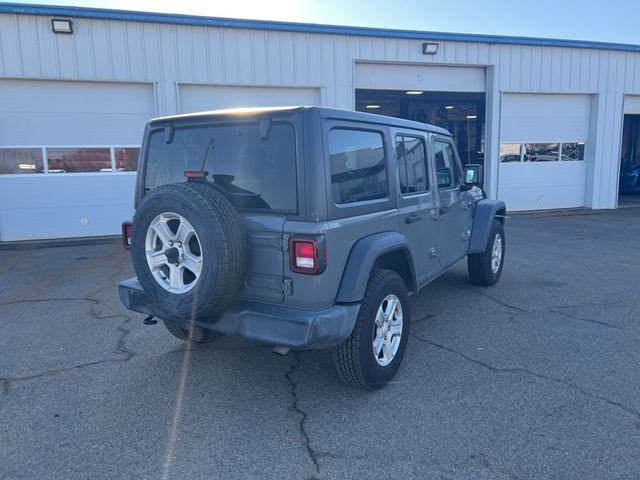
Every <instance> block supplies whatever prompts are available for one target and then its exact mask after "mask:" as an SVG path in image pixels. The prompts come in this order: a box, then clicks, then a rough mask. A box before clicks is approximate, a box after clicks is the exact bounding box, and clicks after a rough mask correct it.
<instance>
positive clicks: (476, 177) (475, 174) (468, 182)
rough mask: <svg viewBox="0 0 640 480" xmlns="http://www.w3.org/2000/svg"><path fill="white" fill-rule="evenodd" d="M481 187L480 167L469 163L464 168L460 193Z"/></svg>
mask: <svg viewBox="0 0 640 480" xmlns="http://www.w3.org/2000/svg"><path fill="white" fill-rule="evenodd" d="M481 186H482V165H479V164H475V163H470V164H468V165H465V166H464V183H463V184H462V191H467V190H471V189H472V188H473V187H481Z"/></svg>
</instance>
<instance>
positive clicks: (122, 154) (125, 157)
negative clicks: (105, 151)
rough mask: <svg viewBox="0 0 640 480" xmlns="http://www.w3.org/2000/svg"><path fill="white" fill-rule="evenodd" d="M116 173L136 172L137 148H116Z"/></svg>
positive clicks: (138, 158) (138, 154)
mask: <svg viewBox="0 0 640 480" xmlns="http://www.w3.org/2000/svg"><path fill="white" fill-rule="evenodd" d="M115 158H116V172H136V171H137V170H138V160H140V149H139V148H116V149H115Z"/></svg>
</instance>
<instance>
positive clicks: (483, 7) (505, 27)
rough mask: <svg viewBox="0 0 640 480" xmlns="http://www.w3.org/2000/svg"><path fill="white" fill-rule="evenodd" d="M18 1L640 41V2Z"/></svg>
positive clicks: (360, 0) (341, 0) (486, 32)
mask: <svg viewBox="0 0 640 480" xmlns="http://www.w3.org/2000/svg"><path fill="white" fill-rule="evenodd" d="M0 3H12V2H2V1H0ZM17 3H33V4H47V5H73V6H80V7H96V8H110V9H116V10H140V11H149V12H167V13H182V14H189V15H203V16H211V17H228V18H248V19H260V20H281V21H287V22H302V23H320V24H330V25H351V26H362V27H379V28H393V29H403V30H423V31H435V32H456V33H483V34H493V35H516V36H525V37H544V38H565V39H572V40H592V41H600V42H614V43H630V44H640V0H609V1H602V0H511V1H505V0H422V1H420V0H384V1H383V0H224V1H219V0H210V1H207V0H179V1H178V0H62V1H60V0H42V1H32V0H23V1H21V2H17Z"/></svg>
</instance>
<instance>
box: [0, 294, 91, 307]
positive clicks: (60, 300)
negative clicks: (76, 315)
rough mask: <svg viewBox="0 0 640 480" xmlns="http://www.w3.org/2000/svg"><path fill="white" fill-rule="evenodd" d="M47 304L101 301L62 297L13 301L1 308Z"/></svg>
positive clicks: (3, 304)
mask: <svg viewBox="0 0 640 480" xmlns="http://www.w3.org/2000/svg"><path fill="white" fill-rule="evenodd" d="M45 302H90V303H92V304H94V305H99V304H100V301H99V300H96V299H95V298H89V295H87V296H86V297H62V298H38V299H33V300H13V301H11V302H4V303H0V306H2V307H5V306H8V305H17V304H20V303H45Z"/></svg>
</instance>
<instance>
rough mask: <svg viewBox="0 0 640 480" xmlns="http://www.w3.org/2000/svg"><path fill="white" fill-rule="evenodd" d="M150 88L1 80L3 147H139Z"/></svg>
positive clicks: (149, 111) (150, 110) (150, 107)
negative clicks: (116, 145)
mask: <svg viewBox="0 0 640 480" xmlns="http://www.w3.org/2000/svg"><path fill="white" fill-rule="evenodd" d="M154 105H155V101H154V95H153V86H152V85H149V84H128V83H98V82H50V81H39V80H0V145H111V144H130V145H137V144H139V143H140V140H141V139H142V133H143V131H144V125H145V123H146V122H147V121H148V120H149V119H150V118H152V117H154V116H155V106H154Z"/></svg>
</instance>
